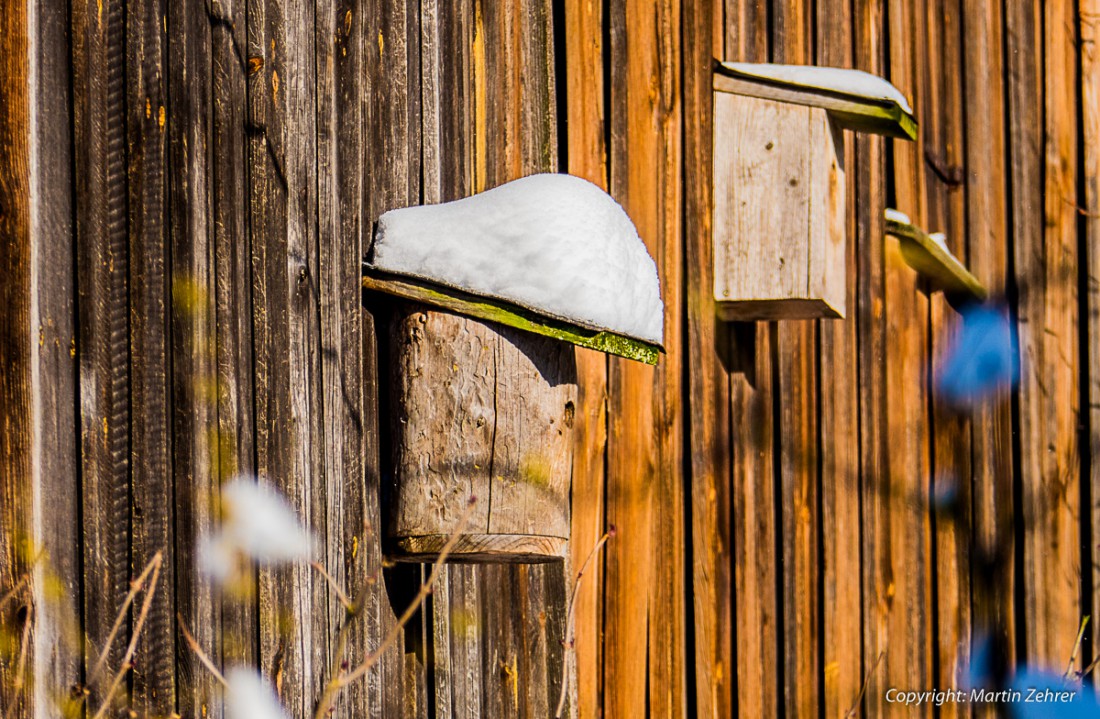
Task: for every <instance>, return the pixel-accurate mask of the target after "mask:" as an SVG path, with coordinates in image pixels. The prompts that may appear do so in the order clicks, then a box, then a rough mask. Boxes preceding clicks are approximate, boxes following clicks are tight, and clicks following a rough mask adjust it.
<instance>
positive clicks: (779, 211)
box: [713, 63, 916, 321]
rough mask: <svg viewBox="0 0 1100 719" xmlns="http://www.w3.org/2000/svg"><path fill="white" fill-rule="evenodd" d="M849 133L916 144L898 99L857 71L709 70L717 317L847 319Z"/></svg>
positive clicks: (731, 66) (727, 66) (740, 66)
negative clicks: (846, 146) (846, 149)
mask: <svg viewBox="0 0 1100 719" xmlns="http://www.w3.org/2000/svg"><path fill="white" fill-rule="evenodd" d="M844 129H852V130H857V131H862V132H875V133H878V134H882V135H887V136H890V137H897V138H905V139H914V138H915V136H916V121H915V120H914V119H913V115H912V111H911V110H910V108H909V105H908V103H907V102H906V100H905V97H904V96H903V95H902V94H901V93H900V92H899V91H898V90H897V89H896V88H894V86H893V85H891V84H890V83H888V82H887V81H885V80H883V79H881V78H878V77H875V76H873V75H869V74H867V73H864V72H860V71H857V70H839V69H835V68H820V67H809V66H792V65H767V64H765V65H757V64H748V63H723V64H721V65H719V66H718V68H717V69H716V71H715V74H714V225H713V227H714V236H713V240H714V298H715V301H716V304H717V308H718V314H719V317H720V318H721V319H724V320H731V321H732V320H738V321H739V320H775V319H814V318H819V317H843V316H844V311H845V287H846V284H847V282H846V279H845V266H846V263H845V242H846V238H845V227H846V217H847V210H846V205H845V201H846V198H845V180H844V170H845V168H844V135H843V130H844Z"/></svg>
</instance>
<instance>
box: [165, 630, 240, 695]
mask: <svg viewBox="0 0 1100 719" xmlns="http://www.w3.org/2000/svg"><path fill="white" fill-rule="evenodd" d="M176 619H177V620H178V621H179V623H180V631H181V632H183V638H184V640H185V641H186V642H187V646H188V647H190V648H191V651H193V652H194V653H195V656H197V657H198V658H199V661H200V662H202V665H203V666H204V667H206V668H207V669H208V670H209V671H210V673H211V674H213V675H214V678H215V679H217V680H218V681H219V682H220V683H221V685H222V686H223V687H226V688H228V687H229V682H227V681H226V680H225V677H224V676H222V673H221V672H220V671H218V668H217V667H216V666H214V662H212V661H210V657H208V656H207V655H206V652H204V651H203V650H202V647H200V646H199V643H198V642H197V641H195V637H194V636H192V635H191V632H190V631H189V630H188V629H187V622H185V621H183V615H182V614H180V613H179V612H176Z"/></svg>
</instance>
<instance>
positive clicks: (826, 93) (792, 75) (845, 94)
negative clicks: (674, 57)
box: [714, 62, 917, 140]
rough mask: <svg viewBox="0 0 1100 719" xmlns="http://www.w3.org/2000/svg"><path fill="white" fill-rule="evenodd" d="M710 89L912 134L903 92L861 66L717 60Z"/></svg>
mask: <svg viewBox="0 0 1100 719" xmlns="http://www.w3.org/2000/svg"><path fill="white" fill-rule="evenodd" d="M714 89H715V90H718V91H721V92H730V93H734V94H737V95H747V96H749V97H759V98H763V99H765V100H777V101H780V102H789V103H793V104H796V105H807V106H809V107H820V108H823V109H824V110H826V111H828V113H829V114H830V115H831V116H833V117H834V118H835V119H836V121H837V122H838V123H839V124H840V125H841V126H842V127H845V128H848V129H851V130H857V131H861V132H871V133H875V134H878V135H885V136H887V137H897V138H901V139H906V140H916V139H917V120H916V118H915V117H914V116H913V111H912V108H911V107H910V106H909V103H908V101H907V100H906V99H905V96H904V95H902V94H901V92H900V91H899V90H898V89H897V88H896V87H894V86H893V85H891V84H890V83H889V82H888V81H886V80H884V79H882V78H880V77H876V76H874V75H871V74H869V73H866V72H863V71H861V70H848V69H841V68H827V67H815V66H812V65H805V66H799V65H775V64H770V63H742V62H723V63H718V65H717V67H716V69H715V73H714Z"/></svg>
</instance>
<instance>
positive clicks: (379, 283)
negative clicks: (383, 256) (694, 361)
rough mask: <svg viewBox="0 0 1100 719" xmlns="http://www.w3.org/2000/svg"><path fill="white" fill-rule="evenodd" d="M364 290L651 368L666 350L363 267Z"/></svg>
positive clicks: (516, 307) (619, 335)
mask: <svg viewBox="0 0 1100 719" xmlns="http://www.w3.org/2000/svg"><path fill="white" fill-rule="evenodd" d="M363 288H364V289H366V290H369V291H372V292H381V293H384V294H388V295H392V296H394V297H400V298H401V299H405V300H413V301H415V302H422V303H424V304H427V305H432V306H433V307H435V308H439V309H444V310H449V311H451V312H455V313H457V314H460V315H465V316H467V317H473V318H474V319H479V320H486V321H488V322H497V323H500V324H503V325H508V326H509V327H515V328H516V329H520V330H524V331H526V332H534V333H535V334H539V335H544V336H546V337H553V338H554V339H557V340H561V341H563V342H570V343H572V344H575V345H578V346H580V347H587V348H588V349H594V350H598V351H600V352H607V353H608V354H613V355H618V356H619V357H626V358H627V359H632V360H637V361H639V362H644V363H646V364H650V365H656V364H657V358H658V356H659V355H660V353H661V352H663V351H664V350H663V349H662V347H661V346H660V345H657V344H653V343H650V342H645V341H643V340H639V339H634V338H633V337H627V336H625V335H621V334H617V333H615V332H609V331H607V330H598V329H593V328H590V327H582V326H580V325H578V324H576V323H572V322H569V321H567V320H563V319H559V318H553V317H549V316H547V315H544V314H541V313H538V312H535V311H533V310H530V309H527V308H525V307H521V306H520V305H517V304H514V303H511V302H505V301H504V300H500V299H496V298H492V297H481V296H478V295H474V294H470V293H469V292H463V291H462V290H458V289H455V288H453V287H446V286H444V285H438V284H434V283H433V284H430V285H429V284H427V283H424V282H418V281H416V280H415V279H414V278H410V277H401V276H398V275H391V274H388V273H384V272H378V271H377V270H375V269H374V268H372V267H371V266H370V265H364V266H363Z"/></svg>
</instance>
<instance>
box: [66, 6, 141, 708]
mask: <svg viewBox="0 0 1100 719" xmlns="http://www.w3.org/2000/svg"><path fill="white" fill-rule="evenodd" d="M124 19H125V12H124V5H123V3H122V2H121V0H115V1H108V2H103V3H91V2H76V3H74V4H73V6H72V37H73V123H74V125H73V126H74V130H73V140H74V146H75V147H76V156H75V158H74V166H75V175H74V179H75V189H76V196H77V204H76V243H77V262H76V267H77V278H76V279H77V282H76V285H77V292H78V299H77V303H78V305H77V306H78V308H79V316H78V326H79V331H78V336H77V358H78V361H79V366H80V379H79V381H80V386H81V391H80V415H81V420H80V422H81V452H82V460H83V461H82V464H83V468H82V473H81V476H82V498H83V506H82V520H83V537H82V539H83V571H84V594H83V597H84V607H83V612H84V614H83V622H84V632H85V635H86V638H87V641H86V642H85V645H84V646H85V662H86V664H87V666H89V667H91V666H92V665H94V664H95V662H96V660H97V658H98V656H99V652H100V651H101V650H102V649H103V648H104V646H105V645H106V639H107V636H108V633H109V632H110V628H111V625H112V624H113V623H114V620H115V616H116V614H117V613H118V610H119V607H120V606H121V605H122V602H123V598H124V597H125V596H126V592H127V590H128V589H129V586H128V584H129V580H130V577H131V568H130V451H129V449H130V386H129V360H130V355H129V316H130V312H129V302H128V299H129V297H128V294H129V286H128V284H129V283H128V274H129V271H128V267H127V261H128V240H129V237H128V233H127V196H126V195H127V187H126V171H127V167H126V162H127V158H126V85H125V79H124V78H125V76H124V71H125V61H126V56H125V37H126V35H125V27H124ZM120 634H121V636H120V637H119V639H118V641H116V642H115V644H114V645H113V646H112V648H111V650H110V652H109V653H108V663H109V666H111V667H114V668H117V667H118V666H119V663H120V660H121V658H122V653H123V648H124V646H125V641H126V639H127V638H128V637H127V636H126V634H127V631H126V628H125V627H124V631H122V632H121V633H120ZM105 688H106V683H105V682H104V681H103V676H102V674H101V676H100V677H99V678H98V681H97V682H96V686H93V687H92V695H91V697H90V706H91V707H93V708H95V709H98V707H99V704H100V703H101V702H102V700H103V696H104V694H105Z"/></svg>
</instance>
